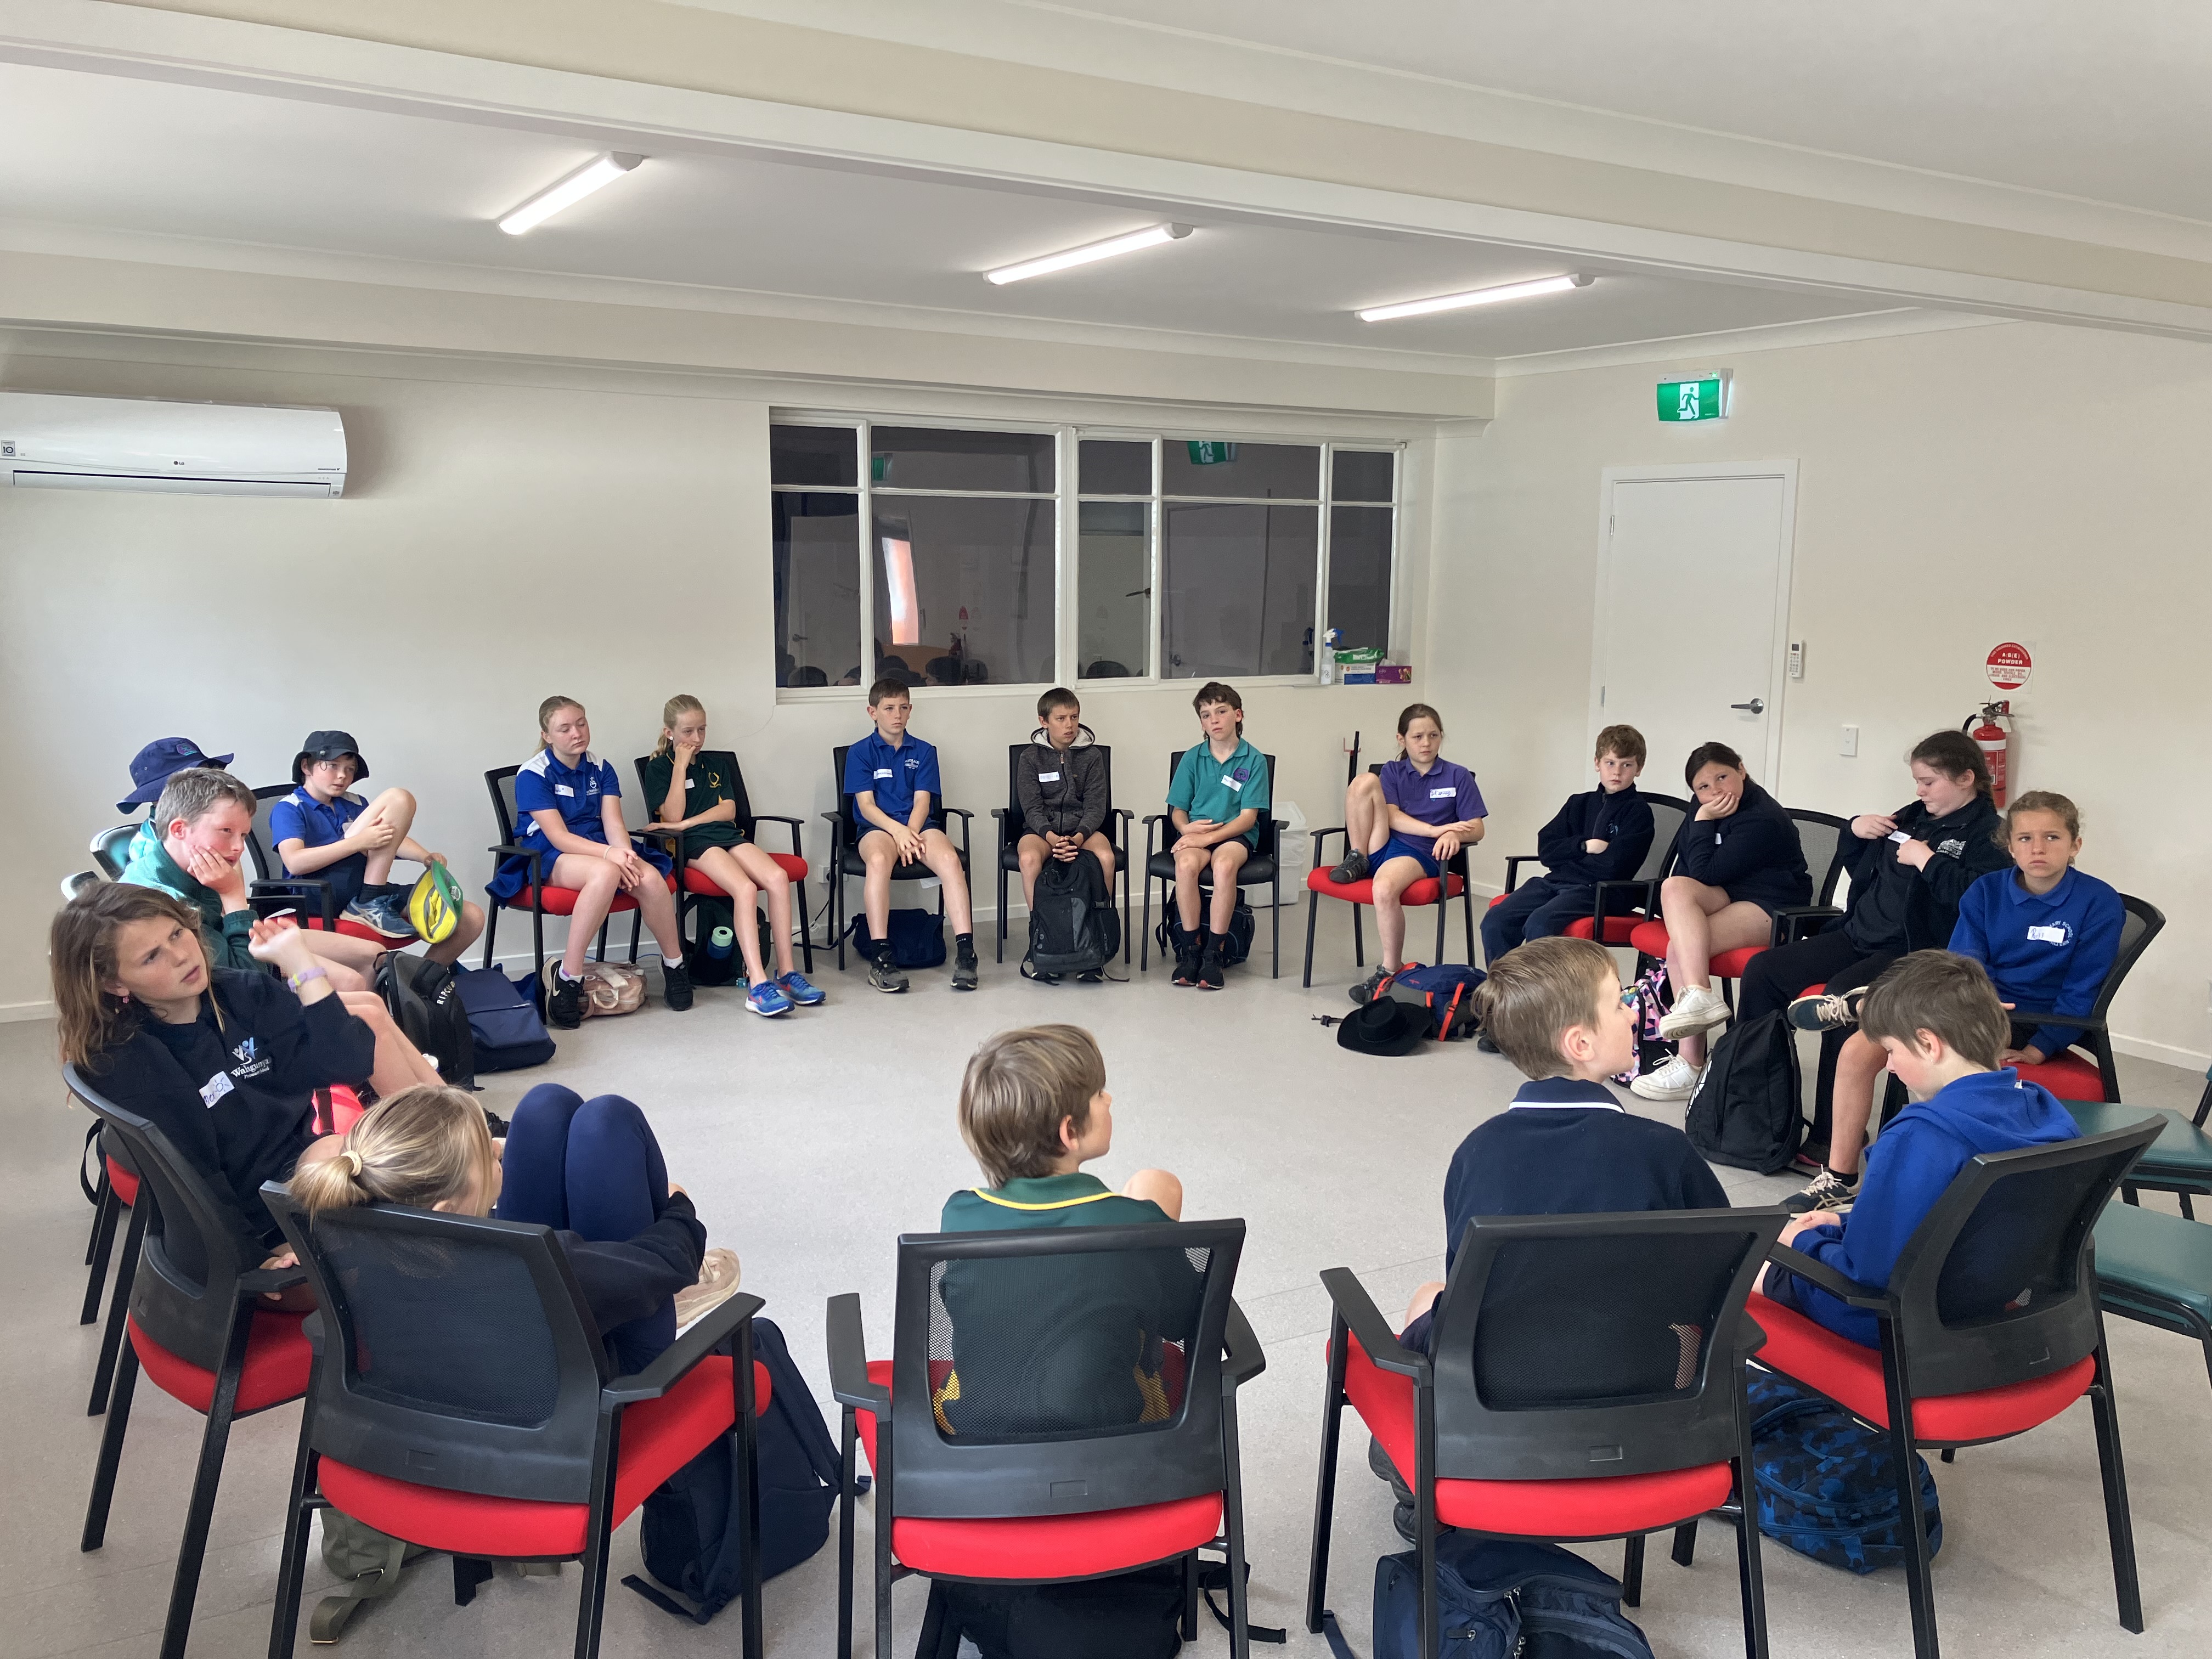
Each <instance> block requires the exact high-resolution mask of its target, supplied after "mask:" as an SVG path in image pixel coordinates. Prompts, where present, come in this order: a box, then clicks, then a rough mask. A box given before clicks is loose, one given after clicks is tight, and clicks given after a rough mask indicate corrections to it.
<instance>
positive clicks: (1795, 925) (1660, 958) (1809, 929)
mask: <svg viewBox="0 0 2212 1659" xmlns="http://www.w3.org/2000/svg"><path fill="white" fill-rule="evenodd" d="M1785 810H1786V811H1788V812H1789V814H1790V823H1794V824H1796V826H1797V844H1798V845H1799V846H1800V847H1801V848H1803V849H1804V853H1805V867H1806V869H1808V871H1810V872H1813V902H1811V903H1810V904H1793V905H1784V907H1783V908H1781V909H1779V910H1777V911H1776V912H1775V913H1774V927H1773V931H1772V933H1771V935H1770V937H1769V938H1768V939H1767V941H1766V943H1765V945H1745V946H1743V947H1742V948H1741V949H1740V950H1735V951H1716V952H1714V954H1713V958H1712V964H1711V966H1712V976H1713V977H1714V978H1715V979H1717V980H1718V981H1721V994H1722V996H1723V997H1724V998H1726V999H1727V1000H1728V1002H1729V1006H1731V1007H1733V1006H1735V985H1734V981H1736V980H1740V979H1741V978H1742V977H1743V970H1744V969H1747V968H1748V967H1749V966H1750V965H1751V959H1752V958H1753V957H1755V956H1757V955H1758V954H1759V952H1760V951H1765V950H1770V949H1772V948H1774V947H1776V946H1778V945H1794V944H1796V942H1797V941H1798V940H1799V939H1810V938H1812V937H1813V935H1814V934H1815V933H1819V932H1820V930H1821V929H1822V928H1823V927H1826V926H1827V925H1828V924H1829V923H1830V922H1831V921H1834V920H1835V919H1836V918H1837V917H1838V916H1840V915H1843V914H1844V913H1843V912H1842V911H1841V910H1839V909H1838V908H1836V903H1835V897H1836V888H1837V886H1838V884H1839V883H1841V882H1842V880H1843V878H1844V850H1845V848H1847V847H1848V846H1849V845H1850V843H1849V842H1847V841H1845V840H1844V837H1845V836H1848V835H1849V834H1850V828H1851V821H1850V819H1849V818H1839V817H1837V816H1836V815H1835V814H1834V813H1833V812H1815V811H1812V810H1811V809H1809V808H1808V807H1800V806H1792V807H1789V808H1787V809H1785ZM1677 833H1678V834H1679V833H1680V831H1679V830H1678V831H1677ZM1651 898H1652V910H1653V913H1654V920H1652V921H1644V922H1638V924H1637V925H1636V926H1635V927H1632V928H1631V929H1630V930H1629V934H1628V942H1629V943H1630V944H1631V945H1633V946H1635V947H1636V952H1637V957H1636V971H1637V973H1638V975H1639V976H1641V975H1643V974H1644V973H1646V972H1648V971H1649V970H1650V969H1651V967H1652V966H1653V965H1654V964H1656V963H1662V962H1664V961H1665V960H1666V959H1667V946H1668V933H1667V924H1666V923H1665V922H1663V921H1658V920H1656V912H1657V899H1658V891H1657V890H1656V888H1655V889H1653V890H1652V894H1651Z"/></svg>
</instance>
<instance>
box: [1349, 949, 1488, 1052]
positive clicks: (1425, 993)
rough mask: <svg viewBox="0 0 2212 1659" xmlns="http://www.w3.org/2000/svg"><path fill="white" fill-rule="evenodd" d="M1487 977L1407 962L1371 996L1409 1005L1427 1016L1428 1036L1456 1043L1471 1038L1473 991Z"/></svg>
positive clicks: (1475, 971) (1450, 967) (1448, 966)
mask: <svg viewBox="0 0 2212 1659" xmlns="http://www.w3.org/2000/svg"><path fill="white" fill-rule="evenodd" d="M1487 977H1488V975H1486V974H1485V973H1483V971H1482V970H1481V969H1479V968H1462V967H1459V966H1456V965H1455V964H1454V963H1449V962H1446V963H1438V964H1437V966H1435V967H1434V968H1424V967H1422V966H1421V965H1420V964H1419V963H1410V964H1408V965H1407V966H1406V967H1404V968H1401V969H1399V970H1398V971H1397V972H1396V973H1395V974H1393V975H1390V977H1389V978H1388V979H1386V980H1384V981H1383V983H1382V984H1381V985H1380V986H1379V987H1376V993H1375V994H1376V995H1377V996H1387V997H1389V998H1391V999H1392V1000H1394V1001H1398V1002H1410V1003H1411V1004H1413V1006H1414V1007H1416V1008H1419V1009H1420V1010H1422V1011H1423V1012H1425V1013H1426V1014H1427V1015H1428V1017H1429V1035H1430V1036H1432V1037H1434V1038H1436V1039H1437V1041H1438V1042H1458V1041H1459V1040H1460V1039H1461V1038H1462V1037H1471V1036H1474V1030H1475V1025H1476V1023H1477V1022H1476V1020H1475V1018H1474V987H1476V986H1478V985H1480V984H1481V983H1482V981H1484V980H1485V979H1486V978H1487Z"/></svg>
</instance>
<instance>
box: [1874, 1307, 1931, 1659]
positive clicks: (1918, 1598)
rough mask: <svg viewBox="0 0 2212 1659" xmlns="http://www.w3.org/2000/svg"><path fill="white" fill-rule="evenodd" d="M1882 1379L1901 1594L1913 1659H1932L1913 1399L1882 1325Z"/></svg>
mask: <svg viewBox="0 0 2212 1659" xmlns="http://www.w3.org/2000/svg"><path fill="white" fill-rule="evenodd" d="M1881 1370H1882V1379H1883V1382H1884V1383H1885V1385H1886V1387H1887V1392H1888V1395H1889V1401H1888V1403H1889V1454H1890V1478H1891V1479H1892V1480H1894V1481H1895V1482H1896V1483H1897V1501H1898V1510H1899V1516H1900V1518H1901V1524H1900V1525H1899V1528H1898V1534H1899V1542H1901V1543H1902V1544H1903V1545H1904V1546H1905V1599H1906V1601H1908V1602H1909V1604H1910V1605H1911V1609H1912V1651H1913V1654H1914V1659H1936V1656H1937V1652H1938V1648H1937V1644H1936V1586H1935V1583H1934V1582H1933V1580H1932V1578H1931V1577H1930V1575H1929V1561H1928V1517H1927V1516H1926V1515H1925V1514H1923V1512H1922V1510H1921V1508H1920V1476H1919V1471H1918V1470H1917V1468H1915V1467H1914V1464H1915V1462H1916V1461H1917V1460H1916V1459H1915V1458H1914V1455H1913V1449H1912V1395H1911V1387H1910V1385H1909V1383H1908V1382H1907V1379H1906V1377H1905V1355H1904V1352H1903V1351H1902V1345H1901V1344H1900V1343H1899V1341H1898V1340H1897V1327H1896V1326H1895V1325H1894V1324H1893V1322H1890V1321H1888V1320H1887V1319H1885V1320H1883V1321H1882V1322H1881Z"/></svg>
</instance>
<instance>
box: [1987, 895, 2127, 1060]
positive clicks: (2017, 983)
mask: <svg viewBox="0 0 2212 1659" xmlns="http://www.w3.org/2000/svg"><path fill="white" fill-rule="evenodd" d="M2126 920H2127V907H2126V906H2125V905H2124V904H2122V903H2121V902H2120V896H2119V894H2118V892H2117V891H2116V890H2113V889H2112V887H2110V886H2108V885H2107V884H2105V883H2104V882H2101V881H2099V880H2098V879H2097V878H2096V877H2094V876H2088V875H2084V874H2082V873H2081V871H2079V870H2069V871H2068V872H2066V873H2065V874H2064V875H2063V876H2061V877H2060V878H2058V885H2057V886H2056V887H2054V888H2052V889H2051V890H2050V891H2049V892H2047V893H2043V894H2036V893H2031V892H2029V891H2028V890H2027V888H2026V887H2025V886H2024V885H2022V884H2021V879H2020V872H2018V871H2017V870H1992V871H1990V873H1989V874H1987V875H1986V876H1984V877H1982V878H1980V879H1979V880H1978V881H1976V882H1975V883H1974V884H1973V885H1972V886H1971V887H1969V888H1967V889H1966V892H1965V894H1964V895H1963V896H1961V897H1960V900H1959V921H1958V925H1957V926H1956V927H1954V928H1953V929H1952V930H1951V949H1952V950H1954V951H1957V952H1958V953H1959V954H1960V956H1962V957H1973V958H1974V960H1975V961H1977V962H1978V963H1981V964H1982V966H1983V967H1984V968H1986V969H1989V975H1990V983H1991V984H1993V985H1995V986H1996V987H1997V995H1998V997H1999V998H2000V999H2001V1000H2003V1001H2006V1002H2009V1003H2013V1004H2015V1005H2017V1006H2020V1007H2022V1008H2045V1009H2049V1010H2051V1012H2055V1013H2061V1014H2086V1013H2087V1012H2089V1011H2090V1009H2091V1008H2093V1007H2094V1006H2096V1002H2097V994H2098V992H2100V991H2101V990H2102V989H2103V988H2104V986H2105V975H2107V974H2109V973H2111V972H2112V960H2113V958H2114V957H2118V955H2119V953H2120V928H2121V926H2122V924H2123V923H2124V921H2126ZM2078 1036H2081V1031H2080V1030H2079V1029H2078V1028H2075V1027H2071V1026H2065V1025H2045V1026H2043V1027H2041V1028H2040V1029H2039V1030H2037V1032H2036V1034H2035V1035H2034V1036H2033V1037H2031V1038H2029V1039H2028V1042H2027V1046H2028V1047H2030V1048H2036V1049H2039V1050H2041V1052H2042V1054H2043V1055H2044V1057H2045V1059H2054V1060H2055V1059H2056V1058H2057V1056H2058V1055H2059V1054H2062V1053H2063V1052H2064V1050H2065V1049H2066V1048H2069V1046H2071V1045H2072V1043H2073V1042H2074V1040H2075V1038H2076V1037H2078Z"/></svg>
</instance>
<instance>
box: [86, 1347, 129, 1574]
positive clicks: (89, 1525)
mask: <svg viewBox="0 0 2212 1659" xmlns="http://www.w3.org/2000/svg"><path fill="white" fill-rule="evenodd" d="M137 1387H138V1350H137V1349H136V1348H132V1347H125V1349H124V1350H123V1358H122V1361H121V1363H120V1364H118V1366H117V1367H116V1371H115V1392H114V1393H113V1394H112V1395H110V1396H109V1397H108V1401H107V1425H106V1427H105V1428H104V1429H102V1430H101V1431H100V1461H99V1462H97V1463H95V1464H94V1465H93V1470H92V1498H91V1499H90V1501H89V1502H88V1503H87V1504H85V1506H84V1531H83V1532H82V1534H80V1535H79V1536H78V1539H77V1546H76V1547H77V1548H79V1549H80V1550H83V1551H86V1552H88V1553H89V1552H91V1551H93V1550H96V1549H98V1548H99V1547H100V1546H101V1545H102V1544H105V1543H106V1541H107V1505H108V1501H109V1500H110V1499H111V1498H113V1497H114V1496H115V1469H116V1466H117V1465H118V1463H120V1462H122V1461H123V1436H124V1433H125V1431H126V1430H127V1429H129V1428H130V1426H131V1395H132V1394H133V1393H134V1392H136V1391H137Z"/></svg>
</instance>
